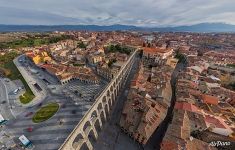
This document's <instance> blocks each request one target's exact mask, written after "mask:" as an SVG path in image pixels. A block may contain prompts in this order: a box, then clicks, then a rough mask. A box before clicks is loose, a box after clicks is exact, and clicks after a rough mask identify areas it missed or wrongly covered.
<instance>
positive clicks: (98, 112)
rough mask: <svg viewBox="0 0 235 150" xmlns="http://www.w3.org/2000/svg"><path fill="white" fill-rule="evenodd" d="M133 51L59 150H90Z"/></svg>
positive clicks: (122, 78)
mask: <svg viewBox="0 0 235 150" xmlns="http://www.w3.org/2000/svg"><path fill="white" fill-rule="evenodd" d="M137 51H138V50H135V51H134V52H133V53H132V55H131V56H130V57H129V59H128V60H127V62H126V63H125V64H124V65H123V66H122V68H121V69H120V71H119V72H118V74H117V75H116V76H115V77H114V78H113V79H112V80H111V82H110V83H109V84H108V85H107V87H106V88H105V89H104V90H103V92H102V93H101V94H100V96H99V97H97V98H96V100H95V102H94V103H93V105H92V106H91V108H90V109H89V110H88V111H87V112H86V114H85V115H84V116H83V118H82V119H81V120H80V122H79V123H78V124H77V126H76V127H75V129H74V130H73V131H72V132H71V133H70V135H69V136H68V137H67V139H66V140H65V141H64V143H63V144H62V145H61V147H60V148H59V149H60V150H92V149H93V145H92V144H93V143H94V142H95V141H96V140H97V138H98V132H99V131H100V130H101V129H102V127H103V125H104V123H105V122H106V121H107V117H108V115H109V114H110V111H111V108H112V106H113V104H114V102H115V101H116V100H117V95H118V93H119V91H120V89H121V87H122V86H123V85H124V83H125V82H126V79H127V77H128V75H129V73H130V70H131V68H132V66H133V63H134V60H135V57H136V54H137Z"/></svg>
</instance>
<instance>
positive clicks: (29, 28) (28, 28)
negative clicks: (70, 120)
mask: <svg viewBox="0 0 235 150" xmlns="http://www.w3.org/2000/svg"><path fill="white" fill-rule="evenodd" d="M68 30H90V31H116V30H129V31H155V32H235V25H231V24H224V23H201V24H196V25H190V26H177V27H137V26H129V25H110V26H99V25H52V26H49V25H0V32H16V31H19V32H46V31H68Z"/></svg>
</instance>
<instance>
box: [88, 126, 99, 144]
mask: <svg viewBox="0 0 235 150" xmlns="http://www.w3.org/2000/svg"><path fill="white" fill-rule="evenodd" d="M87 138H88V139H89V141H90V143H91V145H92V147H93V146H94V143H95V142H96V140H97V139H96V137H95V133H94V131H93V130H91V131H90V132H89V133H88V135H87Z"/></svg>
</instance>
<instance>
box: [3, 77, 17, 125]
mask: <svg viewBox="0 0 235 150" xmlns="http://www.w3.org/2000/svg"><path fill="white" fill-rule="evenodd" d="M4 82H5V80H4V79H2V78H1V79H0V108H1V110H0V113H1V115H2V116H3V117H4V118H5V119H7V120H9V119H12V118H14V115H13V113H12V110H11V108H9V107H10V102H9V96H8V90H7V87H6V85H5V83H4Z"/></svg>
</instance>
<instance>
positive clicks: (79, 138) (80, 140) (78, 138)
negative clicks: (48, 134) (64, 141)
mask: <svg viewBox="0 0 235 150" xmlns="http://www.w3.org/2000/svg"><path fill="white" fill-rule="evenodd" d="M83 142H84V137H83V136H82V134H81V133H79V134H78V135H77V136H76V138H75V139H74V141H73V143H72V147H73V148H74V149H76V148H77V147H78V146H79V143H83Z"/></svg>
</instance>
